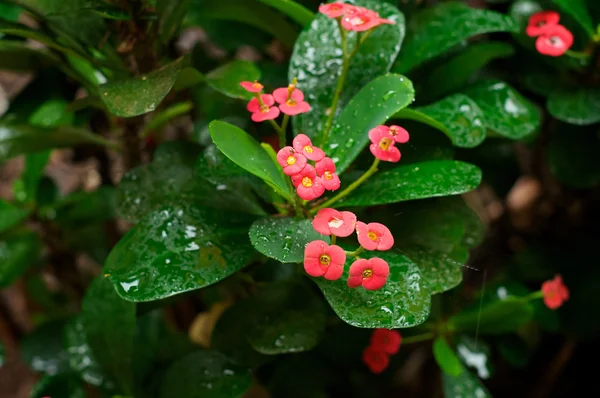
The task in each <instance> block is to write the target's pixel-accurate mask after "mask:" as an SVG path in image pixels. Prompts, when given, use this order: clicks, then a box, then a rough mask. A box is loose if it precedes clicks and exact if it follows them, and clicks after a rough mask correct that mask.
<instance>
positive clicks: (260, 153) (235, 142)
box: [208, 120, 294, 203]
mask: <svg viewBox="0 0 600 398" xmlns="http://www.w3.org/2000/svg"><path fill="white" fill-rule="evenodd" d="M208 128H209V130H210V136H211V137H212V140H213V142H214V143H215V145H216V146H217V147H218V148H219V150H221V152H223V153H224V154H225V156H227V157H228V158H229V159H231V160H232V161H233V162H234V163H235V164H237V165H238V166H240V167H241V168H243V169H245V170H248V171H249V172H250V173H252V174H254V175H255V176H257V177H259V178H261V179H263V180H264V181H265V182H266V183H267V184H268V185H269V186H270V187H271V188H273V189H274V190H275V191H276V192H277V193H279V194H280V195H281V196H283V197H284V198H286V199H287V200H288V201H289V202H290V203H291V202H293V201H294V193H293V192H292V188H291V184H290V183H289V181H286V180H285V179H284V177H282V174H281V171H280V170H279V168H280V166H279V165H278V164H276V163H275V162H273V160H272V159H271V157H270V156H269V154H268V153H267V152H266V151H265V149H264V148H263V147H261V146H260V144H259V143H258V142H257V141H256V140H255V139H254V138H253V137H252V136H250V135H249V134H248V133H246V132H245V131H244V130H242V129H240V128H238V127H236V126H234V125H232V124H229V123H226V122H222V121H219V120H215V121H213V122H211V123H210V125H209V126H208Z"/></svg>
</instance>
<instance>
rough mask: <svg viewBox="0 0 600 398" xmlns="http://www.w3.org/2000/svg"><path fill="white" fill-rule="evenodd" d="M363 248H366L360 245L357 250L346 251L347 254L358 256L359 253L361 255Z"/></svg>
mask: <svg viewBox="0 0 600 398" xmlns="http://www.w3.org/2000/svg"><path fill="white" fill-rule="evenodd" d="M363 250H365V248H364V247H362V246H361V247H359V248H358V249H356V250H355V251H353V252H346V255H348V256H352V257H358V255H359V254H360V253H361V252H362V251H363Z"/></svg>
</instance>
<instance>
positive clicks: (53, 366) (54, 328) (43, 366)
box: [20, 320, 69, 376]
mask: <svg viewBox="0 0 600 398" xmlns="http://www.w3.org/2000/svg"><path fill="white" fill-rule="evenodd" d="M64 326H65V322H64V321H62V320H59V321H50V322H46V323H44V324H42V325H40V326H38V327H37V328H36V329H35V330H34V331H33V332H31V333H29V334H28V335H26V336H25V337H23V339H22V340H21V342H20V353H21V356H22V358H23V360H24V361H25V363H27V364H28V365H29V367H31V369H33V370H35V371H36V372H42V373H45V374H48V375H50V376H52V375H56V374H59V373H64V372H67V371H68V369H69V362H68V357H67V352H66V351H65V350H64V348H63V339H62V337H63V329H64Z"/></svg>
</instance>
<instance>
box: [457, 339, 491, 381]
mask: <svg viewBox="0 0 600 398" xmlns="http://www.w3.org/2000/svg"><path fill="white" fill-rule="evenodd" d="M456 353H457V354H458V357H459V358H460V359H461V361H462V362H463V363H464V364H465V365H466V366H467V367H471V368H474V369H475V371H476V372H477V376H478V377H480V378H481V379H484V380H485V379H489V378H490V376H491V375H492V371H493V368H492V361H491V354H490V347H489V346H488V345H487V344H486V343H485V341H483V340H481V339H478V340H475V339H472V338H470V337H468V336H466V335H462V336H460V338H459V340H458V344H456Z"/></svg>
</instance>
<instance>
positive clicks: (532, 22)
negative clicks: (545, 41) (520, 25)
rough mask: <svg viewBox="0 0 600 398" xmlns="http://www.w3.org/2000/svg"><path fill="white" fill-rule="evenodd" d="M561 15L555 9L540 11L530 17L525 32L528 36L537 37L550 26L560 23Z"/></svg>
mask: <svg viewBox="0 0 600 398" xmlns="http://www.w3.org/2000/svg"><path fill="white" fill-rule="evenodd" d="M559 20H560V15H558V13H557V12H555V11H540V12H536V13H535V14H533V15H532V16H531V17H529V24H528V25H527V29H526V30H525V32H526V33H527V35H528V36H531V37H535V36H539V35H541V34H544V33H545V32H546V30H547V29H548V27H551V26H552V25H558V21H559Z"/></svg>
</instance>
